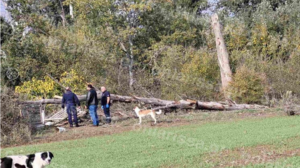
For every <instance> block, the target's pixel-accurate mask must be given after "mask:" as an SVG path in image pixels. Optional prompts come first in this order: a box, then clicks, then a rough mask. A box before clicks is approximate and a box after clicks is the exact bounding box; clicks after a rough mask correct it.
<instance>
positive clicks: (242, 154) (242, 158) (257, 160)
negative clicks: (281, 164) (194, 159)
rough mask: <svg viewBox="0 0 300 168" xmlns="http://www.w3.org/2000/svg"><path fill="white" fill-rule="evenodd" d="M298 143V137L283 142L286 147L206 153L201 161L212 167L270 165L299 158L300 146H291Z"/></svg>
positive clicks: (250, 148)
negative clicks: (279, 160) (277, 161)
mask: <svg viewBox="0 0 300 168" xmlns="http://www.w3.org/2000/svg"><path fill="white" fill-rule="evenodd" d="M299 141H300V137H294V138H290V139H288V140H286V141H285V142H283V144H286V145H259V146H254V147H243V148H236V149H234V150H224V151H221V152H217V153H208V154H206V155H205V156H204V158H203V160H204V161H205V162H206V163H211V164H213V165H214V167H243V166H246V165H250V164H251V165H252V164H264V163H270V162H274V161H276V160H278V159H281V158H287V157H293V156H300V148H299V147H300V146H299V145H298V148H297V147H296V148H295V146H294V145H293V144H295V142H299ZM290 144H291V145H290Z"/></svg>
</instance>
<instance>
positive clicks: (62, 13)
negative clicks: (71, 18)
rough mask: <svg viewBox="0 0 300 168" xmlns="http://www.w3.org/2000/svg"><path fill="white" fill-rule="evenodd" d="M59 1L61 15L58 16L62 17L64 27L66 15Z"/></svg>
mask: <svg viewBox="0 0 300 168" xmlns="http://www.w3.org/2000/svg"><path fill="white" fill-rule="evenodd" d="M59 3H60V7H61V15H60V17H61V19H62V24H63V27H65V26H66V15H65V10H64V7H63V5H62V3H61V0H59Z"/></svg>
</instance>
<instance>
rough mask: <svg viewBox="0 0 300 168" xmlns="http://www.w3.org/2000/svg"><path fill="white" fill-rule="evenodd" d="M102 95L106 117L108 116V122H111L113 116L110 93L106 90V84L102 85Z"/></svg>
mask: <svg viewBox="0 0 300 168" xmlns="http://www.w3.org/2000/svg"><path fill="white" fill-rule="evenodd" d="M101 92H102V97H101V108H102V109H103V111H104V114H105V117H106V123H107V124H109V123H111V117H110V111H109V108H110V105H111V104H110V93H109V91H107V90H106V88H105V87H104V86H102V87H101Z"/></svg>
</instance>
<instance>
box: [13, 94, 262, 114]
mask: <svg viewBox="0 0 300 168" xmlns="http://www.w3.org/2000/svg"><path fill="white" fill-rule="evenodd" d="M97 94H98V97H101V93H100V92H98V93H97ZM78 99H79V101H85V99H86V95H80V96H78ZM111 100H112V101H114V102H124V103H142V104H148V105H151V106H152V107H153V108H152V109H153V110H158V109H168V108H175V109H199V110H218V111H223V110H241V109H261V108H267V107H265V106H260V105H249V104H234V105H226V104H222V103H218V102H201V101H195V100H180V101H172V100H163V99H157V98H146V97H136V96H122V95H115V94H111ZM19 103H20V104H61V99H42V100H37V101H23V102H19Z"/></svg>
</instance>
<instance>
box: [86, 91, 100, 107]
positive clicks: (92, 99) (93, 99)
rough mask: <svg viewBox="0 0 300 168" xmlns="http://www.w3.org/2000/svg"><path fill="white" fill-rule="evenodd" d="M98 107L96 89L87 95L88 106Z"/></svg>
mask: <svg viewBox="0 0 300 168" xmlns="http://www.w3.org/2000/svg"><path fill="white" fill-rule="evenodd" d="M90 105H98V97H97V92H96V90H95V89H91V90H90V91H89V92H88V93H87V95H86V106H87V107H88V106H90Z"/></svg>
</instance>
